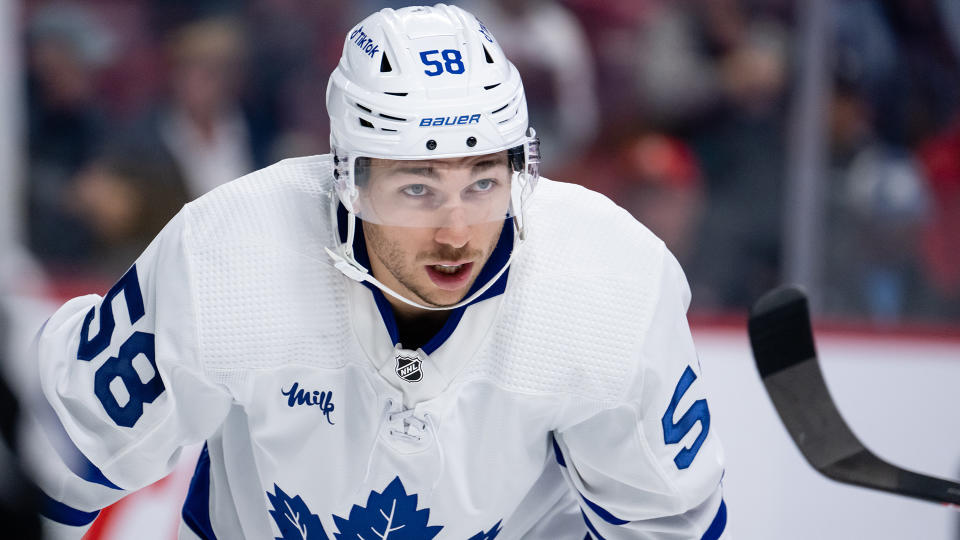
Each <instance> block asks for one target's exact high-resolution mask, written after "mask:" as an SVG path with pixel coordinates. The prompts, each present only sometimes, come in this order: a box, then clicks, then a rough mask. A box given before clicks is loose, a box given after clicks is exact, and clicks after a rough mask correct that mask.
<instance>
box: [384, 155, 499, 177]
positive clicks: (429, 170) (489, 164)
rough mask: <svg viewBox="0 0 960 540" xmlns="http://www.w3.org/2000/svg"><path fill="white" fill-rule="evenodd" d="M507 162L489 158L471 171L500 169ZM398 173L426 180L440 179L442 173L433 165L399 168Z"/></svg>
mask: <svg viewBox="0 0 960 540" xmlns="http://www.w3.org/2000/svg"><path fill="white" fill-rule="evenodd" d="M506 164H507V160H506V159H505V158H502V157H496V158H488V159H484V160H481V161H478V162H476V163H474V164H473V165H472V166H471V167H470V169H471V172H474V173H476V172H479V171H484V170H487V169H490V168H493V167H498V166H501V165H506ZM396 172H399V173H404V174H411V175H414V176H422V177H424V178H430V179H437V178H439V177H440V173H438V172H437V169H436V167H434V166H432V165H424V166H419V167H398V168H397V169H396Z"/></svg>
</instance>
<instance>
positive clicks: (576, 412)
mask: <svg viewBox="0 0 960 540" xmlns="http://www.w3.org/2000/svg"><path fill="white" fill-rule="evenodd" d="M330 185H331V178H330V162H329V158H328V157H326V156H317V157H311V158H302V159H296V160H288V161H284V162H281V163H280V164H277V165H275V166H272V167H269V168H267V169H264V170H262V171H259V172H256V173H253V174H251V175H248V176H246V177H244V178H242V179H239V180H237V181H235V182H231V183H229V184H227V185H224V186H222V187H220V188H218V189H216V190H214V191H212V192H211V193H209V194H208V195H206V196H204V197H201V198H200V199H198V200H197V201H195V202H194V203H191V204H190V205H188V206H187V207H186V208H185V209H184V210H183V211H182V212H181V213H180V214H179V215H178V216H177V218H175V219H174V220H173V221H172V222H171V224H170V225H169V226H168V227H167V228H166V229H165V230H164V232H163V233H161V235H160V236H159V237H158V238H157V239H156V240H155V242H154V243H153V244H152V245H151V247H150V248H148V250H147V251H146V252H145V253H144V254H143V255H142V256H141V258H140V259H139V260H138V261H137V263H136V266H135V268H136V270H135V271H136V274H137V275H138V277H139V285H140V290H141V292H142V296H143V305H144V309H145V314H144V315H143V317H141V318H140V319H138V320H136V321H135V322H134V323H133V324H130V319H133V318H134V317H133V316H132V310H133V308H131V307H130V305H129V298H127V297H126V296H124V294H118V295H116V296H115V297H114V298H113V301H112V303H111V304H110V306H112V307H111V308H110V309H111V312H112V313H113V314H114V318H115V321H116V325H115V326H116V327H115V329H114V330H113V332H112V333H111V335H112V337H111V339H110V340H109V346H108V347H106V348H105V349H104V350H103V352H102V353H100V354H98V355H96V357H95V358H93V359H92V360H89V361H87V360H78V359H77V356H78V350H79V348H80V341H81V340H80V337H79V335H80V333H81V328H82V326H83V320H84V317H85V314H86V313H87V312H88V311H89V310H90V308H91V307H96V306H98V304H102V305H100V306H99V307H98V308H97V310H96V312H97V317H96V318H95V320H94V321H92V322H91V324H90V328H89V330H88V333H89V334H90V335H94V334H96V333H97V329H98V328H99V327H98V326H97V324H100V323H99V321H101V320H102V317H103V313H105V312H106V311H107V309H108V308H107V303H105V302H101V300H100V299H99V298H98V297H95V296H89V297H83V298H80V299H76V300H73V301H71V302H69V303H68V304H67V305H65V306H64V307H63V308H61V310H60V311H59V312H58V313H57V314H56V315H55V316H54V317H53V318H52V319H51V320H50V322H49V323H48V324H47V326H46V328H45V329H44V331H43V334H42V336H41V339H40V347H39V355H40V364H39V365H40V376H41V382H42V386H43V389H44V395H45V396H46V398H47V400H48V401H49V402H50V404H51V406H52V407H53V409H54V410H55V412H56V414H57V416H58V417H59V419H60V421H61V422H62V423H63V425H64V427H65V429H66V432H67V433H68V434H69V436H70V438H71V439H72V441H73V442H74V444H75V445H76V447H77V449H78V451H79V452H81V453H82V454H83V455H84V456H86V457H87V458H88V459H89V460H90V462H92V463H93V464H94V465H96V467H98V468H99V469H100V470H101V471H102V473H103V475H105V476H106V478H108V479H109V480H110V481H111V482H113V483H115V484H116V485H118V486H120V487H122V488H124V489H126V490H132V489H137V488H139V487H142V486H145V485H147V484H149V483H150V482H152V481H154V480H156V479H157V478H159V477H160V476H162V475H163V474H164V473H165V472H166V471H167V470H168V469H169V467H170V464H171V463H173V457H174V456H175V455H176V453H177V450H178V448H180V447H182V446H183V445H186V444H190V443H194V442H199V441H203V440H206V441H207V447H208V450H209V452H208V456H209V462H208V463H209V465H208V467H207V468H206V469H202V470H206V471H207V472H206V473H205V475H201V476H203V477H204V478H208V480H206V483H205V482H200V483H201V484H203V485H207V484H208V485H209V500H206V499H204V500H202V501H200V503H199V504H197V499H196V497H195V494H194V498H193V499H192V502H193V506H192V507H191V508H192V509H193V511H194V512H196V511H200V512H201V513H203V514H208V515H209V517H207V519H209V522H210V524H211V527H212V530H213V532H214V534H215V535H216V537H218V538H274V537H276V538H294V537H295V538H301V537H303V536H304V535H305V533H306V532H309V533H310V538H323V537H324V535H326V537H328V538H333V537H334V535H335V534H341V535H347V536H349V537H353V536H352V535H353V534H354V533H355V528H365V529H364V530H371V527H372V528H373V529H372V530H375V531H380V532H384V530H381V529H378V527H384V526H385V523H387V522H386V521H383V520H384V519H386V516H388V515H389V516H390V517H391V519H392V521H390V523H392V524H393V526H398V527H399V525H403V527H406V529H405V533H404V534H411V535H412V536H409V537H410V538H433V537H437V538H457V539H460V538H491V537H492V536H493V534H494V533H495V532H496V531H498V530H499V531H500V532H499V533H498V534H499V535H498V536H497V537H498V538H521V537H523V538H555V537H556V536H555V534H556V531H557V530H558V529H559V528H561V527H562V528H563V529H564V530H567V531H570V533H571V536H570V537H571V538H578V539H579V538H583V536H584V534H585V533H586V531H587V528H586V527H587V525H586V523H585V521H584V519H583V516H581V515H580V509H582V511H583V512H584V514H583V515H585V516H586V517H587V520H589V522H590V524H591V526H592V527H594V528H595V529H596V530H597V531H599V533H600V535H602V536H603V537H604V538H654V537H656V538H661V537H662V538H700V537H701V536H702V535H703V534H704V532H705V531H706V530H707V529H708V527H709V526H710V524H711V522H712V520H713V519H714V516H715V515H716V514H717V508H718V506H719V504H720V497H721V492H720V487H719V482H720V476H721V473H722V452H721V450H720V447H719V443H718V442H717V439H716V436H715V435H714V433H713V430H708V432H707V434H706V436H705V437H704V438H703V440H700V441H698V437H699V435H700V433H701V432H702V430H703V429H704V428H706V426H707V422H708V417H705V416H704V412H705V411H704V410H703V409H702V408H698V406H697V405H696V404H697V403H698V402H700V401H701V400H702V399H703V391H702V386H703V385H702V384H700V383H698V382H696V381H693V382H692V384H688V386H689V388H684V389H683V390H684V391H683V392H679V393H678V394H677V395H676V396H674V394H675V393H677V390H676V389H677V388H678V381H679V380H680V379H681V376H682V375H684V374H685V370H686V369H687V368H690V370H692V371H693V372H694V373H696V374H699V366H698V365H697V359H696V354H695V352H694V350H693V345H692V340H691V338H690V334H689V330H688V328H687V325H686V321H685V318H684V312H685V310H686V307H687V304H688V302H689V290H688V289H687V287H686V282H685V280H684V277H683V274H682V272H681V270H680V268H679V266H678V265H677V264H676V261H675V259H674V258H673V257H672V256H671V255H670V254H669V252H667V250H666V249H665V248H664V246H663V244H662V242H660V241H659V240H658V239H656V238H655V237H654V236H653V235H652V234H651V233H650V232H649V231H647V230H646V229H645V228H644V227H643V226H642V225H640V224H638V223H637V222H636V221H634V220H633V219H632V218H630V216H629V215H628V214H627V213H626V212H625V211H623V210H621V209H619V208H617V207H616V206H615V205H613V204H612V203H611V202H610V201H609V200H607V199H606V198H604V197H602V196H600V195H597V194H595V193H592V192H589V191H587V190H585V189H583V188H580V187H577V186H574V185H569V184H561V183H556V182H551V181H547V180H544V181H543V182H542V183H541V185H540V186H539V188H538V190H539V191H538V192H537V194H536V197H535V199H534V201H533V203H532V205H531V208H530V215H529V222H530V229H529V235H528V240H527V242H526V243H525V244H524V245H523V247H522V250H521V252H520V253H519V254H518V257H517V259H516V260H515V263H514V266H512V267H511V270H510V275H509V279H508V281H507V287H506V291H505V293H504V294H503V295H501V296H498V297H496V298H493V299H490V300H484V301H483V302H480V303H479V304H477V305H474V306H471V307H468V308H467V310H466V313H465V314H464V316H463V319H461V322H460V324H459V325H458V327H457V328H456V329H455V330H454V332H453V334H452V335H451V336H450V337H449V338H448V339H447V340H446V341H445V342H444V344H443V345H441V346H440V347H439V348H438V349H436V350H435V351H433V352H432V353H431V354H430V355H429V358H428V359H426V360H425V361H424V367H423V373H424V377H425V378H428V380H427V381H426V382H424V383H409V382H406V381H402V380H399V378H398V376H397V375H396V373H395V371H393V370H391V369H389V365H388V364H385V360H384V358H382V357H381V356H382V354H384V353H385V352H390V351H392V350H393V346H394V344H393V343H392V341H391V340H390V337H389V335H388V332H387V329H386V326H385V323H384V322H383V320H382V319H381V317H380V314H379V313H378V312H377V311H376V306H375V303H374V302H373V301H372V300H371V297H370V294H371V293H370V291H369V290H367V289H366V288H364V287H363V285H360V284H357V283H354V282H351V281H349V280H348V279H346V278H345V277H343V276H342V275H341V274H340V273H339V272H338V271H337V270H335V269H334V268H332V267H331V266H330V263H329V261H328V259H326V257H325V255H324V253H323V247H324V246H327V245H331V244H332V242H333V241H334V238H335V236H334V235H335V231H333V230H332V224H331V223H330V222H329V218H328V216H327V208H328V205H329V203H330V199H329V197H330ZM134 332H143V333H149V334H153V335H155V336H156V355H155V356H156V364H157V371H158V376H160V377H161V378H162V380H163V382H164V386H165V390H164V391H163V392H162V393H160V394H159V395H158V396H156V398H155V399H154V400H153V401H152V402H149V403H145V404H144V405H143V410H142V413H141V414H140V415H139V416H137V418H136V422H135V423H134V424H133V425H132V427H124V426H121V425H118V424H117V422H116V421H115V418H114V417H116V416H117V413H116V412H114V413H113V415H114V417H112V416H111V415H110V414H108V413H107V411H106V406H105V405H104V404H103V400H104V399H105V398H104V397H103V395H102V393H101V395H99V397H98V395H97V394H96V393H95V392H92V391H91V389H92V388H93V387H94V386H95V379H96V377H97V373H101V371H102V370H104V369H106V368H104V367H103V366H104V365H108V364H109V363H110V362H113V363H116V359H115V358H116V357H118V356H120V357H122V356H123V353H122V351H120V344H121V343H123V342H124V340H125V339H127V336H129V335H131V334H132V333H134ZM128 356H129V355H128ZM391 361H392V360H391ZM688 382H689V381H688ZM124 384H128V385H129V384H134V383H131V382H129V381H127V382H126V383H124ZM101 386H102V384H101ZM111 388H112V387H111ZM297 390H299V391H302V392H303V393H301V394H300V397H299V399H298V398H297V394H296V391H297ZM134 394H136V395H140V394H137V393H136V392H134V393H133V394H131V395H134ZM674 397H676V399H674ZM106 399H107V401H109V400H110V398H106ZM672 400H673V401H675V403H673V405H672V407H671V401H672ZM688 410H690V411H699V416H698V418H699V419H700V420H698V421H697V422H694V423H693V424H690V425H686V424H684V423H683V421H682V420H681V419H682V417H684V416H685V412H687V411H688ZM668 411H669V412H674V414H673V415H670V414H668ZM691 414H692V413H691ZM133 416H136V415H133ZM413 420H416V421H413ZM668 424H669V425H680V426H681V428H676V427H674V428H672V430H673V431H674V432H675V433H673V434H674V435H677V433H676V431H677V429H679V430H680V434H682V435H683V438H682V440H679V441H674V442H670V443H667V442H666V440H665V438H666V437H665V432H664V429H666V428H665V427H662V426H665V425H668ZM411 426H413V427H415V428H416V429H415V431H416V435H417V436H416V437H404V436H395V435H391V433H392V432H393V433H396V432H398V431H399V432H409V431H410V430H411V429H412V428H411ZM421 428H422V429H421ZM554 440H556V443H554ZM555 444H556V446H555ZM555 447H556V448H559V449H560V451H561V454H560V455H557V454H555V450H554V448H555ZM683 448H696V449H697V450H696V451H695V452H694V453H695V457H694V458H693V459H692V463H686V465H685V466H684V467H680V466H678V465H676V464H675V463H676V462H675V459H676V458H677V456H678V455H679V453H681V451H682V449H683ZM560 461H562V462H564V465H563V466H561V465H559V464H558V462H560ZM54 484H55V482H54V481H51V480H49V479H48V480H47V481H46V482H45V485H44V486H43V487H44V489H45V490H47V492H48V494H49V495H50V496H51V497H53V498H56V499H57V500H61V502H63V503H64V504H67V505H78V506H80V507H82V509H89V508H91V507H95V506H96V500H95V499H96V496H97V495H96V494H97V493H101V492H102V491H103V490H104V488H103V486H99V485H98V486H96V487H97V489H91V490H90V493H91V494H93V495H88V496H85V497H78V496H77V495H76V494H75V490H63V489H59V490H58V489H57V487H56V486H55V485H54ZM588 500H589V501H591V502H590V503H587V501H588ZM385 501H386V502H389V503H390V504H388V505H386V506H384V504H386V502H385ZM103 502H104V503H106V502H109V500H107V499H106V498H104V500H103ZM595 505H598V506H596V507H595ZM597 508H600V509H601V510H597ZM198 509H199V510H198ZM609 516H613V518H612V519H610V518H609ZM605 517H606V519H605ZM378 520H379V521H378ZM621 522H622V523H621ZM571 523H573V524H575V525H571ZM436 527H442V529H437V528H436ZM321 528H322V531H323V532H322V533H321V532H319V531H320V529H321ZM185 530H187V529H185ZM356 530H359V529H356ZM397 530H400V529H397ZM191 534H193V533H191ZM398 534H400V533H398ZM478 534H479V535H480V536H476V535H478ZM484 534H486V536H484ZM298 535H299V536H298ZM188 536H189V535H187V534H186V533H184V537H188ZM201 536H202V535H201ZM403 537H404V538H407V537H408V536H403Z"/></svg>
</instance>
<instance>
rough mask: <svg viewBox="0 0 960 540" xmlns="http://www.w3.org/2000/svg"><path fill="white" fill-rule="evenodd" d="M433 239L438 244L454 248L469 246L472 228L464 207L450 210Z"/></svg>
mask: <svg viewBox="0 0 960 540" xmlns="http://www.w3.org/2000/svg"><path fill="white" fill-rule="evenodd" d="M433 239H434V241H435V242H437V243H438V244H447V245H448V246H451V247H454V248H461V247H463V246H465V245H467V242H469V241H470V227H469V225H467V219H466V214H465V213H464V209H463V208H462V207H457V208H454V209H452V210H450V213H448V214H447V217H446V219H445V220H444V222H443V224H442V225H441V226H440V227H438V228H437V230H436V232H435V233H434V235H433Z"/></svg>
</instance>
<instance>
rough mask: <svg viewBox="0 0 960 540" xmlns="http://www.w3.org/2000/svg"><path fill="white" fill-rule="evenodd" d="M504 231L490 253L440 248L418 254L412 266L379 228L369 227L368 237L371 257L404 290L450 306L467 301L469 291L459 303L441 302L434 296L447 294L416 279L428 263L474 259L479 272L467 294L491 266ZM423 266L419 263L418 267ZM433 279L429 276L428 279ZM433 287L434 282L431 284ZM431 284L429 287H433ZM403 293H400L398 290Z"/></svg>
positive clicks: (432, 303)
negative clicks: (489, 261)
mask: <svg viewBox="0 0 960 540" xmlns="http://www.w3.org/2000/svg"><path fill="white" fill-rule="evenodd" d="M502 232H503V228H502V226H501V227H500V229H499V230H498V233H497V234H496V235H494V236H493V238H492V240H491V242H490V245H489V246H487V250H486V253H484V252H481V251H480V250H477V249H473V248H471V247H470V246H469V244H468V245H467V246H464V247H463V248H459V249H454V248H447V247H446V246H440V248H439V249H437V250H435V251H431V252H428V253H424V254H420V255H417V257H416V258H415V259H414V263H413V266H412V267H410V266H408V265H407V264H406V262H405V257H404V253H403V251H402V250H401V249H400V248H399V246H398V245H397V244H394V243H391V242H390V241H389V240H387V238H386V237H385V236H384V235H382V234H381V233H380V230H379V229H378V227H377V226H373V227H365V228H364V235H365V236H366V238H367V241H368V242H369V243H370V251H371V253H370V255H371V256H373V257H377V258H378V259H380V262H381V263H382V264H383V266H384V267H385V268H386V269H387V271H388V272H390V275H392V276H393V278H394V279H396V280H397V282H398V283H400V285H402V286H403V288H404V289H406V290H408V291H410V292H411V293H413V294H414V296H416V297H417V298H418V299H420V301H421V302H423V303H424V304H426V305H428V306H430V307H447V306H452V305H454V304H456V303H457V302H460V301H461V300H463V298H464V297H465V296H466V294H467V293H466V292H464V293H463V295H461V296H459V297H457V299H456V300H454V301H452V302H445V303H444V302H438V301H436V300H433V299H431V298H430V297H431V293H432V292H437V293H439V294H442V293H443V291H440V290H438V291H427V290H424V289H425V287H423V286H420V285H418V284H417V283H416V282H415V279H414V276H416V275H417V274H418V273H420V272H422V270H421V269H422V268H423V266H424V265H425V264H426V262H427V261H431V260H448V261H456V260H462V259H473V261H474V267H473V268H472V269H471V272H473V271H476V273H477V275H475V276H474V277H473V278H472V279H471V280H470V282H469V283H467V285H466V286H465V287H464V288H465V289H466V290H467V291H469V290H470V288H471V287H473V284H474V282H475V281H476V279H477V276H479V273H480V270H481V269H482V268H483V265H485V264H486V263H487V259H489V258H490V254H491V253H493V249H494V248H495V247H496V245H497V242H498V241H499V240H500V234H501V233H502ZM418 263H419V264H418ZM429 279H430V278H429V277H427V280H429ZM431 285H432V282H431ZM431 285H427V286H431ZM397 292H399V291H397Z"/></svg>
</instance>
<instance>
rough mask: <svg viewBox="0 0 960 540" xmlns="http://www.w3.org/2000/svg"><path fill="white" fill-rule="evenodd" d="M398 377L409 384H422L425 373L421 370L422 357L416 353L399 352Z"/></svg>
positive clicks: (397, 357)
mask: <svg viewBox="0 0 960 540" xmlns="http://www.w3.org/2000/svg"><path fill="white" fill-rule="evenodd" d="M396 359H397V377H400V378H401V379H403V380H405V381H407V382H420V380H421V379H423V371H421V370H420V355H419V354H417V352H416V351H406V350H398V351H397V355H396Z"/></svg>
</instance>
